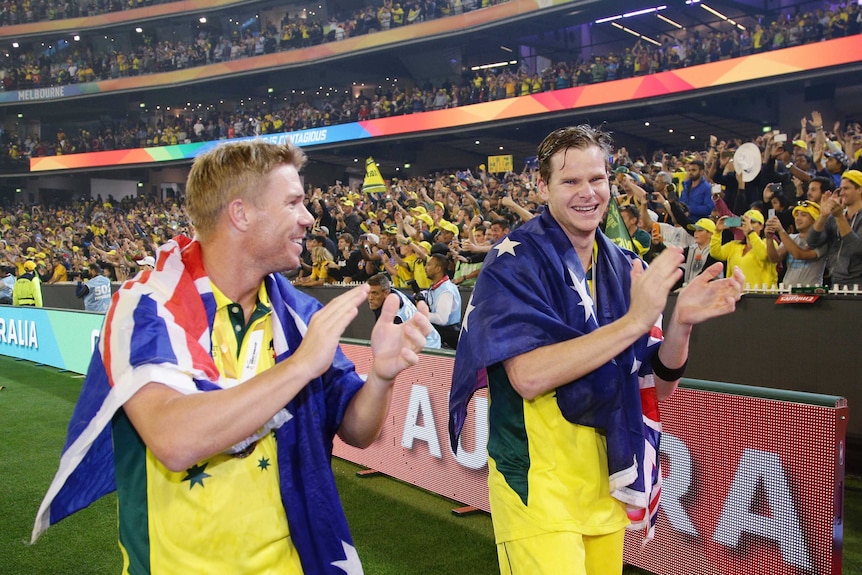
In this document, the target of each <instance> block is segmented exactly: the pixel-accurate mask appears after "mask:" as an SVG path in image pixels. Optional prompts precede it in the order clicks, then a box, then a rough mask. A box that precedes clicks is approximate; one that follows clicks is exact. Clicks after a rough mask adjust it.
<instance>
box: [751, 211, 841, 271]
mask: <svg viewBox="0 0 862 575" xmlns="http://www.w3.org/2000/svg"><path fill="white" fill-rule="evenodd" d="M819 217H820V206H818V205H817V203H815V202H811V201H808V200H805V201H802V202H799V205H797V206H796V207H795V208H793V219H794V225H795V226H796V231H797V233H793V234H788V233H787V231H786V230H785V229H784V226H782V224H781V220H780V219H779V218H778V217H777V216H773V217H771V218H769V220H767V222H766V253H767V254H768V255H769V260H770V261H772V262H773V263H776V264H777V263H780V262H785V264H786V267H785V269H786V270H787V272H786V273H785V274H784V280H783V282H784V284H785V285H790V286H797V285H803V286H812V285H813V286H818V285H823V271H824V270H825V269H826V252H827V251H828V248H827V247H826V246H825V245H824V246H819V247H818V248H816V249H812V248H811V247H809V246H808V242H807V241H806V239H805V238H806V236H807V235H808V231H809V230H810V229H811V227H812V226H813V225H814V222H815V221H817V218H819ZM772 238H778V239H779V240H780V241H781V244H780V245H776V244H775V242H774V241H770V240H771V239H772Z"/></svg>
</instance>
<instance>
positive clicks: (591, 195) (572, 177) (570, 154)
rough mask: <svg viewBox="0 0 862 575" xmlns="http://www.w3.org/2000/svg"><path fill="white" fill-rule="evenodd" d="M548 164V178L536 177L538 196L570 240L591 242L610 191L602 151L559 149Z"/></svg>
mask: <svg viewBox="0 0 862 575" xmlns="http://www.w3.org/2000/svg"><path fill="white" fill-rule="evenodd" d="M550 168H551V169H550V177H549V178H548V181H545V179H544V178H540V179H539V186H538V187H539V197H540V198H542V200H544V201H546V202H547V204H548V209H549V210H550V213H551V216H553V218H554V219H555V220H556V221H557V223H559V224H560V226H561V227H562V228H563V230H564V231H565V232H566V235H567V236H569V239H570V240H572V241H573V242H574V241H575V240H589V241H590V242H592V240H593V238H594V237H595V232H596V228H598V227H599V223H600V222H601V221H602V216H603V215H604V213H605V210H606V209H607V207H608V201H609V199H610V195H611V194H610V184H609V182H608V172H607V166H606V163H605V155H604V152H603V151H602V149H601V148H599V147H597V146H588V147H586V148H584V149H579V148H567V149H563V150H559V151H558V152H556V153H555V154H554V155H553V156H551V158H550Z"/></svg>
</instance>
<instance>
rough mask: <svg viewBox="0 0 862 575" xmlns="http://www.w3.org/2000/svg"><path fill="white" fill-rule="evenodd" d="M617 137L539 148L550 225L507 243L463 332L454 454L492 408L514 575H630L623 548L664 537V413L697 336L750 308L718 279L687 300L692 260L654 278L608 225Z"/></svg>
mask: <svg viewBox="0 0 862 575" xmlns="http://www.w3.org/2000/svg"><path fill="white" fill-rule="evenodd" d="M609 156H610V138H609V136H608V135H607V134H605V133H603V132H601V131H599V130H597V129H594V128H592V127H590V126H577V127H570V128H562V129H559V130H555V131H554V132H552V133H551V134H550V135H549V136H548V137H547V138H545V140H544V141H543V142H542V144H541V145H540V146H539V149H538V157H539V172H540V179H539V182H538V189H539V194H540V197H541V198H542V200H544V201H545V202H546V203H547V209H546V210H545V211H544V212H543V213H542V215H541V216H539V217H537V218H534V219H532V220H531V221H529V222H527V223H526V224H524V225H523V226H521V227H520V228H518V229H517V230H515V231H514V232H512V233H511V234H509V235H508V236H507V237H505V238H504V239H503V240H502V241H500V242H498V243H497V244H496V245H495V246H494V248H492V250H491V252H490V253H489V254H488V258H487V259H486V260H485V265H484V267H483V269H482V273H481V274H480V276H479V279H478V281H477V283H476V287H475V290H474V292H473V297H472V299H471V301H470V303H469V304H468V306H467V311H466V314H465V317H464V320H463V328H462V332H461V340H460V342H459V345H458V352H457V355H456V360H455V374H454V382H453V386H452V390H451V396H450V439H451V441H452V448H453V450H455V449H457V447H458V438H459V435H460V432H461V429H462V427H463V424H464V418H465V416H466V408H467V403H468V401H469V399H470V397H471V395H472V394H473V392H474V391H475V390H476V389H478V388H480V387H484V386H488V388H489V395H490V405H489V412H488V417H489V425H490V434H489V439H488V456H489V457H488V467H489V479H488V482H489V488H490V502H491V513H492V517H493V520H494V532H495V537H496V541H497V553H498V557H499V560H500V571H501V573H503V574H510V573H559V574H578V575H582V574H589V575H596V574H602V575H604V574H608V573H620V572H621V571H622V559H623V534H624V531H625V527H627V526H630V525H631V526H634V527H636V528H639V529H641V530H642V531H643V533H644V535H645V537H646V538H649V537H651V535H652V526H653V525H654V519H655V513H656V512H657V510H658V495H659V492H660V483H661V470H660V469H659V461H658V455H657V454H658V443H659V437H660V432H661V423H660V418H659V413H658V400H659V399H662V398H666V397H668V396H669V395H670V394H671V393H673V391H674V389H675V388H676V385H677V382H678V380H679V378H680V377H681V376H682V373H683V370H684V368H685V365H686V362H687V358H688V342H689V335H690V333H691V329H692V326H693V325H695V324H697V323H700V322H703V321H705V320H707V319H709V318H712V317H716V316H719V315H723V314H727V313H730V312H732V311H733V310H734V309H735V306H736V301H737V300H738V299H739V298H740V296H741V294H742V287H743V285H744V278H743V276H742V273H741V272H739V271H738V270H736V271H735V272H734V273H733V274H732V275H731V277H730V278H727V279H717V280H715V281H710V280H713V279H714V278H716V277H718V275H719V272H720V271H721V268H722V266H721V264H720V263H719V264H716V265H714V266H712V267H710V268H709V269H708V270H707V271H705V272H704V273H703V274H702V275H701V276H698V278H696V279H695V280H694V281H692V282H691V283H690V284H689V285H688V286H687V287H686V288H685V289H684V290H683V291H682V292H680V294H679V296H678V298H677V302H676V306H675V308H674V313H673V316H672V317H671V319H670V321H669V322H668V323H667V327H666V328H665V329H664V330H662V310H663V309H664V307H665V303H666V300H667V296H668V293H669V291H670V290H671V288H672V287H673V286H674V284H675V283H676V282H677V280H678V279H679V275H680V273H681V271H680V270H679V266H680V264H681V263H682V253H681V250H679V249H677V248H668V249H667V250H665V251H664V253H662V254H661V255H660V256H659V257H657V258H656V259H655V260H654V261H653V263H652V265H651V266H650V267H649V268H648V269H645V265H644V264H643V262H642V261H641V260H640V259H639V258H638V257H637V256H636V255H635V254H634V253H632V252H630V251H627V250H624V249H621V248H620V247H618V246H617V245H615V244H614V243H612V242H611V241H610V240H609V239H608V238H607V237H606V236H605V235H604V234H603V233H602V232H601V231H600V230H599V224H600V222H601V221H602V217H603V215H604V213H605V211H606V210H607V209H608V201H609V198H610V185H609V182H608V165H607V158H608V157H609Z"/></svg>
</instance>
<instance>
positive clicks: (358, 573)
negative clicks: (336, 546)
mask: <svg viewBox="0 0 862 575" xmlns="http://www.w3.org/2000/svg"><path fill="white" fill-rule="evenodd" d="M341 547H342V548H343V549H344V559H342V560H340V561H333V562H332V563H330V565H332V566H333V567H338V568H339V569H341V570H342V571H344V572H345V573H347V575H364V572H363V571H362V563H360V561H359V554H358V553H357V552H356V548H355V547H354V546H353V545H351V544H350V543H348V542H347V541H342V542H341Z"/></svg>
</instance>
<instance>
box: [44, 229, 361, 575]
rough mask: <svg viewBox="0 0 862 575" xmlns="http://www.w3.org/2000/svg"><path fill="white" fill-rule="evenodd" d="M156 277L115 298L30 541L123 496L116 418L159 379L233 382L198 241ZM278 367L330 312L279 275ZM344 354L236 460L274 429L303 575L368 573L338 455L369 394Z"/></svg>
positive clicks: (185, 386) (170, 250)
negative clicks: (335, 442) (220, 361)
mask: <svg viewBox="0 0 862 575" xmlns="http://www.w3.org/2000/svg"><path fill="white" fill-rule="evenodd" d="M157 256H158V257H157V262H156V269H155V270H151V271H146V272H143V273H142V274H140V275H138V276H136V277H135V278H134V279H133V280H130V281H128V282H126V283H125V284H123V286H122V287H121V288H120V291H119V292H118V293H117V294H115V296H114V301H113V303H112V305H111V309H110V310H109V311H108V314H107V316H106V319H105V327H104V330H103V333H102V337H101V339H100V341H99V346H98V348H97V349H96V351H95V352H94V353H93V357H92V359H91V361H90V366H89V369H88V372H87V377H86V379H85V380H84V386H83V388H82V390H81V396H80V397H79V398H78V403H77V404H76V406H75V410H74V413H73V414H72V420H71V421H70V422H69V429H68V435H67V438H66V445H65V446H64V447H63V453H62V456H61V458H60V467H59V469H58V471H57V474H56V475H55V477H54V480H53V482H52V483H51V486H50V487H49V489H48V493H47V494H46V495H45V498H44V500H43V502H42V505H41V507H40V508H39V512H38V514H37V516H36V522H35V525H34V527H33V534H32V541H33V542H35V540H36V539H37V538H38V537H39V535H40V534H41V533H42V532H43V531H45V529H47V528H48V527H49V526H50V525H53V524H54V523H56V522H58V521H60V520H62V519H64V518H65V517H67V516H69V515H71V514H72V513H74V512H76V511H79V510H80V509H83V508H84V507H87V506H88V505H90V504H91V503H93V502H94V501H96V500H97V499H99V498H100V497H102V496H104V495H107V494H108V493H110V492H112V491H114V490H115V489H116V483H115V477H114V451H113V446H112V442H111V420H112V418H113V416H114V414H115V413H116V412H117V411H118V410H119V409H120V408H121V407H122V405H123V404H124V403H125V402H126V401H127V400H128V399H129V398H130V397H132V395H134V393H136V392H137V391H138V390H139V389H140V388H141V387H142V386H143V385H144V384H146V383H147V382H150V381H158V382H160V383H164V384H165V385H168V386H170V387H171V388H173V389H176V390H177V391H179V392H181V393H185V394H191V393H202V392H208V391H213V390H217V389H221V388H223V387H225V386H226V385H227V383H226V381H225V379H224V378H222V377H221V375H220V374H219V372H218V370H217V369H216V366H215V363H214V362H213V359H212V356H211V336H212V327H213V321H214V318H215V313H216V303H215V297H214V295H213V292H212V287H211V284H210V280H209V277H208V276H207V275H206V272H205V270H204V268H203V262H202V258H201V250H200V244H199V243H198V242H196V241H192V240H190V239H189V238H187V237H185V236H177V238H175V239H174V240H171V241H170V242H168V243H167V244H165V245H164V246H162V247H161V248H159V251H158V253H157ZM265 285H266V290H267V294H268V296H269V299H270V303H271V306H272V328H273V329H272V331H273V348H274V352H275V354H276V357H275V359H276V361H277V362H278V361H283V360H284V359H286V358H288V357H289V356H290V355H291V354H292V353H293V352H294V351H295V350H296V349H297V348H298V347H299V345H300V343H301V342H302V338H303V337H304V335H305V333H306V330H307V327H308V323H309V322H310V320H311V316H312V315H313V314H314V313H315V312H316V311H317V310H319V309H320V308H321V307H322V306H321V304H320V302H318V301H317V300H315V299H314V298H312V297H310V296H308V295H305V294H303V293H302V292H300V291H299V290H297V289H295V288H294V287H293V286H292V285H290V282H288V281H287V280H286V279H285V278H284V277H282V276H281V275H276V274H271V275H269V276H267V277H266V279H265ZM362 384H363V382H362V379H361V378H360V377H359V376H358V375H357V374H356V372H355V370H354V367H353V364H352V363H351V362H350V360H348V359H347V358H346V357H345V356H344V354H343V353H342V352H341V350H340V349H339V350H338V351H337V352H336V354H335V358H334V360H333V363H332V366H331V367H330V368H329V369H328V370H327V372H326V373H324V374H323V375H322V376H320V377H318V378H316V379H314V380H312V381H311V382H309V383H308V384H307V385H306V386H305V387H304V388H303V389H302V391H300V392H299V394H297V396H296V397H294V399H293V400H291V401H290V403H288V404H287V406H285V407H284V409H282V410H281V411H280V412H279V413H277V414H276V415H275V416H274V417H273V418H272V419H271V420H270V421H269V422H268V423H267V424H266V425H265V426H264V428H263V429H262V430H261V431H259V432H258V433H257V434H256V435H255V436H253V437H251V438H248V439H246V440H244V441H243V442H241V443H239V444H237V445H235V446H233V447H232V448H230V449H228V450H227V453H236V452H238V451H240V450H241V449H242V448H243V447H244V446H245V445H248V444H249V443H251V442H253V441H254V440H255V439H256V438H258V437H260V436H263V435H264V434H265V433H268V432H270V431H273V430H274V432H275V436H276V443H277V446H278V464H279V465H278V467H279V481H280V489H281V497H282V503H283V504H284V510H285V514H286V516H287V520H288V524H289V525H290V534H291V538H292V539H293V543H294V545H295V546H296V549H297V551H298V553H299V558H300V561H301V562H302V566H303V570H304V572H306V573H321V574H324V575H340V574H344V573H349V574H352V575H356V574H361V573H362V565H361V563H360V562H359V557H358V555H357V554H356V550H355V549H354V547H353V541H352V538H351V536H350V531H349V529H348V526H347V520H346V518H345V516H344V511H343V509H342V507H341V501H340V500H339V497H338V491H337V489H336V485H335V478H334V477H333V475H332V471H331V464H330V458H331V455H332V439H333V437H334V436H335V433H336V432H337V430H338V427H339V425H340V424H341V420H342V418H343V416H344V412H345V410H346V409H347V406H348V404H349V403H350V400H351V399H352V398H353V396H354V394H355V393H356V392H357V391H358V390H359V388H360V387H361V386H362Z"/></svg>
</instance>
